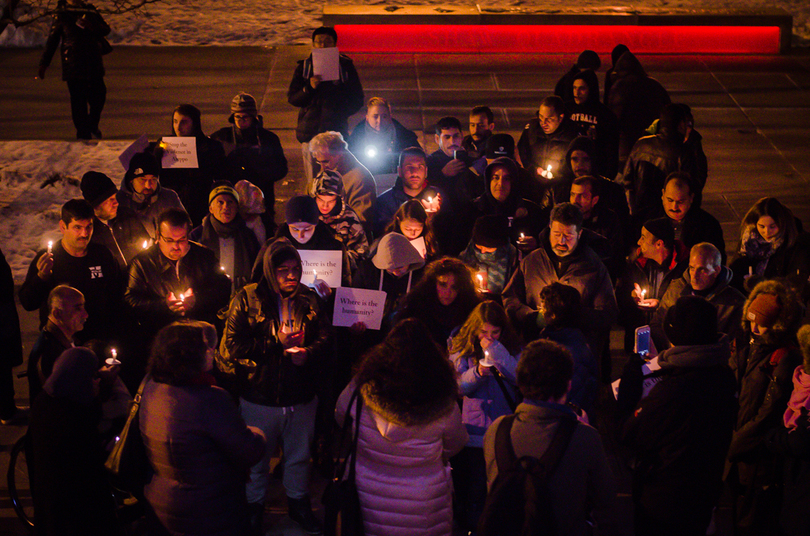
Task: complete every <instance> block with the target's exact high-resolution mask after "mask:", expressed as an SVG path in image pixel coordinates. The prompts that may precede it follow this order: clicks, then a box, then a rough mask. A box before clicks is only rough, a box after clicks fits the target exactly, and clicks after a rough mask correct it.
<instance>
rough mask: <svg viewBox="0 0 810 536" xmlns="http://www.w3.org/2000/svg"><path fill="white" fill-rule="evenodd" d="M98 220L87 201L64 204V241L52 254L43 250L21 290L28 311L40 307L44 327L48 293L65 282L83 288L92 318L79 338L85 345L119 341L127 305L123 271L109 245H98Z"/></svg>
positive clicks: (22, 300) (60, 221) (32, 263)
mask: <svg viewBox="0 0 810 536" xmlns="http://www.w3.org/2000/svg"><path fill="white" fill-rule="evenodd" d="M93 217H94V215H93V207H92V206H90V204H89V203H88V202H87V201H85V200H84V199H71V200H70V201H67V202H66V203H65V204H64V205H62V216H61V218H60V220H59V231H60V232H61V233H62V239H61V240H58V241H56V242H54V243H53V245H52V247H51V252H50V253H49V252H48V251H47V250H46V249H44V248H43V249H41V250H40V251H39V252H37V254H36V256H35V257H34V259H33V261H31V265H30V266H29V267H28V273H27V274H26V277H25V281H24V282H23V284H22V287H20V292H19V298H20V303H21V304H22V306H23V308H24V309H25V310H26V311H35V310H37V309H39V319H40V328H42V327H44V326H45V323H46V321H47V319H48V302H47V298H48V293H49V292H50V291H51V290H53V289H54V288H55V287H56V286H57V285H61V284H67V285H70V286H71V287H74V288H76V289H78V290H79V291H80V292H81V293H82V294H83V295H84V298H85V300H87V311H88V313H89V315H90V318H89V320H88V322H87V323H86V324H85V326H84V329H82V330H81V333H79V334H78V337H77V338H78V340H79V342H80V343H84V342H86V341H88V340H90V339H104V340H108V339H110V338H114V337H115V336H116V333H114V331H115V322H114V321H115V319H116V318H117V317H118V314H117V311H118V310H119V308H120V305H121V287H122V277H121V270H120V268H119V267H118V263H117V262H116V261H115V258H113V255H112V253H110V251H109V250H108V249H107V248H106V247H104V246H102V245H100V244H95V243H93V242H92V240H91V239H92V236H93Z"/></svg>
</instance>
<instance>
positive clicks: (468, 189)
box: [427, 117, 484, 208]
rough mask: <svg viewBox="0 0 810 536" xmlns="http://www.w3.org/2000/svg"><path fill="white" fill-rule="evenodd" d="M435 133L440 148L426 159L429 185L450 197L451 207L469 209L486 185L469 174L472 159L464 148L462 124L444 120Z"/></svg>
mask: <svg viewBox="0 0 810 536" xmlns="http://www.w3.org/2000/svg"><path fill="white" fill-rule="evenodd" d="M434 130H435V136H434V141H435V142H436V145H438V146H439V148H438V149H437V150H436V151H434V152H432V153H431V154H430V155H428V157H427V167H428V181H429V182H430V184H431V185H433V186H438V187H439V188H441V189H442V191H444V192H445V193H446V194H447V199H446V200H445V201H446V202H447V203H449V204H450V205H451V206H452V207H454V208H458V207H463V206H466V205H467V204H469V203H470V202H471V201H472V200H473V199H474V198H476V197H478V196H479V195H481V194H482V193H483V190H484V185H483V181H481V178H480V177H479V176H477V175H476V174H474V173H472V171H471V170H470V165H471V164H472V160H473V159H472V158H470V157H469V155H467V152H466V151H465V150H464V149H462V147H461V142H462V140H463V138H464V134H463V132H462V129H461V122H460V121H459V120H458V119H456V118H455V117H442V118H441V119H439V121H438V122H437V123H436V125H435V127H434Z"/></svg>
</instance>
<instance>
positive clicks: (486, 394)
mask: <svg viewBox="0 0 810 536" xmlns="http://www.w3.org/2000/svg"><path fill="white" fill-rule="evenodd" d="M477 353H478V355H470V354H461V352H455V353H453V354H451V355H450V361H452V362H453V365H454V366H455V367H456V372H458V390H459V392H460V393H461V395H462V396H463V397H464V400H463V401H462V405H461V421H462V422H463V423H464V426H466V427H467V433H468V434H469V435H470V440H469V441H468V442H467V446H468V447H478V448H481V447H483V446H484V434H485V433H486V431H487V428H489V425H490V424H492V422H493V421H494V420H495V419H497V418H498V417H500V416H501V415H511V414H512V408H510V407H509V403H508V402H507V400H506V397H505V396H504V394H503V390H502V389H501V387H500V385H498V381H497V380H496V379H495V377H494V376H492V375H491V374H490V375H488V376H481V375H480V374H478V360H479V359H483V357H484V355H483V352H482V351H480V349H478V351H477ZM487 353H488V354H489V360H490V361H492V362H494V363H495V368H496V369H497V370H498V372H499V373H500V374H501V376H502V377H503V380H504V386H505V387H506V390H507V392H508V393H509V397H510V398H511V399H512V402H515V401H516V400H517V378H516V377H515V369H516V368H517V362H518V358H519V356H513V355H511V354H510V353H509V350H507V349H506V347H505V346H504V345H503V344H501V343H500V342H498V341H493V343H492V344H491V345H490V346H489V348H487Z"/></svg>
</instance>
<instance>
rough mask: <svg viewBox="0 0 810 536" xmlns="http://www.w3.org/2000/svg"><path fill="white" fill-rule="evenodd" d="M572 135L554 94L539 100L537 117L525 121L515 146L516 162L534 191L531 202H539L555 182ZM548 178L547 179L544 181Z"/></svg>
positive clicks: (573, 129)
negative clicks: (517, 161)
mask: <svg viewBox="0 0 810 536" xmlns="http://www.w3.org/2000/svg"><path fill="white" fill-rule="evenodd" d="M576 136H577V132H576V128H575V127H574V125H573V123H571V121H569V120H568V116H567V115H566V113H565V104H564V102H563V100H562V99H561V98H560V97H558V96H556V95H552V96H549V97H546V98H545V99H543V102H541V103H540V108H539V109H538V111H537V117H536V118H535V119H532V120H531V121H529V123H528V124H527V125H526V127H525V128H524V129H523V133H522V134H521V135H520V139H519V140H518V143H517V151H518V155H519V156H520V162H521V163H522V164H523V167H524V168H526V169H528V170H529V171H531V173H532V178H533V182H532V185H531V187H532V191H533V192H535V195H533V196H532V199H534V200H535V201H537V200H539V199H543V198H544V196H543V195H542V192H545V191H546V190H547V189H548V188H550V187H552V186H554V185H556V184H557V183H558V182H559V175H560V171H561V170H562V167H563V165H564V163H565V153H566V151H567V150H568V145H569V144H570V143H571V140H573V139H574V138H575V137H576ZM549 166H551V168H549ZM544 173H545V176H544V175H543V174H544ZM549 175H550V177H551V178H546V177H549ZM543 206H546V205H543Z"/></svg>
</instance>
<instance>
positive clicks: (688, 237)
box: [638, 202, 726, 264]
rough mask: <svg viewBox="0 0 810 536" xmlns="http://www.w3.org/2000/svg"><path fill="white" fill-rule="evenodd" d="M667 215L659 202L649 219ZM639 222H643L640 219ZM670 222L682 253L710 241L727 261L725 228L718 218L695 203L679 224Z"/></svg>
mask: <svg viewBox="0 0 810 536" xmlns="http://www.w3.org/2000/svg"><path fill="white" fill-rule="evenodd" d="M666 215H667V214H666V212H664V206H663V205H662V204H661V203H660V202H659V203H658V205H657V206H656V209H655V210H654V211H653V212H652V213H651V214H650V216H649V217H648V218H647V219H648V220H652V219H656V218H663V217H664V216H666ZM645 221H647V220H645ZM638 223H639V224H640V223H642V222H640V221H639V222H638ZM670 223H671V224H672V225H673V227H674V228H675V238H676V243H677V246H678V248H679V249H680V251H681V254H683V255H684V256H686V255H689V250H691V249H692V246H694V245H695V244H699V243H701V242H708V243H710V244H712V245H714V247H716V248H717V249H718V250H719V251H720V255H721V257H722V259H721V262H722V263H723V264H725V263H726V240H725V238H723V228H722V227H721V226H720V222H719V221H717V218H715V217H714V216H712V215H711V214H709V213H708V212H706V211H705V210H703V209H702V208H699V207H698V206H696V205H695V204H694V203H693V204H692V207H691V208H690V209H689V212H687V213H686V216H685V217H684V218H683V220H681V223H680V224H679V225H678V226H676V225H675V220H672V219H670Z"/></svg>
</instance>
